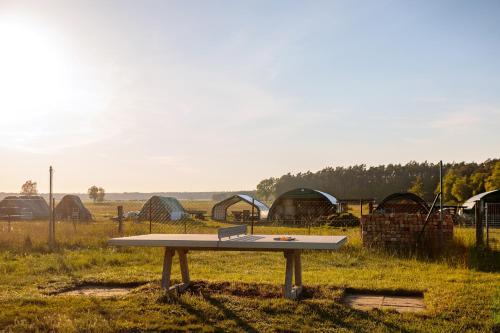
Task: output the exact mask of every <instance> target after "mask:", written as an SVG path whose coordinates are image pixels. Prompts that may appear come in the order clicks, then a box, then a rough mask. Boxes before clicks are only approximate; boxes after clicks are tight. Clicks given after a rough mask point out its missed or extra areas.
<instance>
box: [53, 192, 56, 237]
mask: <svg viewBox="0 0 500 333" xmlns="http://www.w3.org/2000/svg"><path fill="white" fill-rule="evenodd" d="M52 242H53V243H54V244H55V242H56V198H52Z"/></svg>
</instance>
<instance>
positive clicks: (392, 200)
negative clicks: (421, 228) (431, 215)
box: [374, 192, 429, 214]
mask: <svg viewBox="0 0 500 333" xmlns="http://www.w3.org/2000/svg"><path fill="white" fill-rule="evenodd" d="M374 212H375V213H407V214H416V213H422V214H427V213H428V212H429V206H428V205H427V202H425V200H424V199H422V198H421V197H419V196H418V195H416V194H413V193H409V192H401V193H393V194H391V195H388V196H387V197H386V198H385V199H384V200H382V201H381V202H380V204H379V205H378V206H377V209H375V211H374Z"/></svg>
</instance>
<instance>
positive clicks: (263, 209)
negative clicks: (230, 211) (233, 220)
mask: <svg viewBox="0 0 500 333" xmlns="http://www.w3.org/2000/svg"><path fill="white" fill-rule="evenodd" d="M240 201H245V202H246V203H248V204H250V205H252V204H253V206H254V207H255V208H257V209H258V210H259V214H260V219H266V218H267V214H268V212H269V207H267V205H266V204H265V203H263V202H261V201H259V200H257V199H255V198H253V197H252V196H250V195H247V194H236V195H233V196H231V197H229V198H227V199H224V200H222V201H220V202H218V203H216V204H215V205H214V207H213V208H212V218H213V219H214V220H225V219H226V213H227V208H228V207H230V206H232V205H234V204H236V203H238V202H240Z"/></svg>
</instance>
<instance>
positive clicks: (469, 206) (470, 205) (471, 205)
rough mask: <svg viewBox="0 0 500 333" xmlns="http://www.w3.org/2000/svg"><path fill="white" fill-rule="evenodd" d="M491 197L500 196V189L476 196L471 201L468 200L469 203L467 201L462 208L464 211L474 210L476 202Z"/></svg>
mask: <svg viewBox="0 0 500 333" xmlns="http://www.w3.org/2000/svg"><path fill="white" fill-rule="evenodd" d="M491 195H493V196H495V197H496V196H497V195H498V196H500V189H497V190H493V191H488V192H483V193H479V194H476V195H475V196H472V197H470V198H469V199H467V201H465V202H464V204H463V205H462V206H463V208H464V209H472V208H474V206H475V205H476V201H480V200H484V199H486V198H487V197H488V196H491Z"/></svg>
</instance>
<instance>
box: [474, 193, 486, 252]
mask: <svg viewBox="0 0 500 333" xmlns="http://www.w3.org/2000/svg"><path fill="white" fill-rule="evenodd" d="M480 204H481V201H480V200H478V201H476V204H475V206H474V207H475V219H476V246H482V245H484V241H483V240H484V239H483V219H482V218H481V217H482V216H481V207H480Z"/></svg>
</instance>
